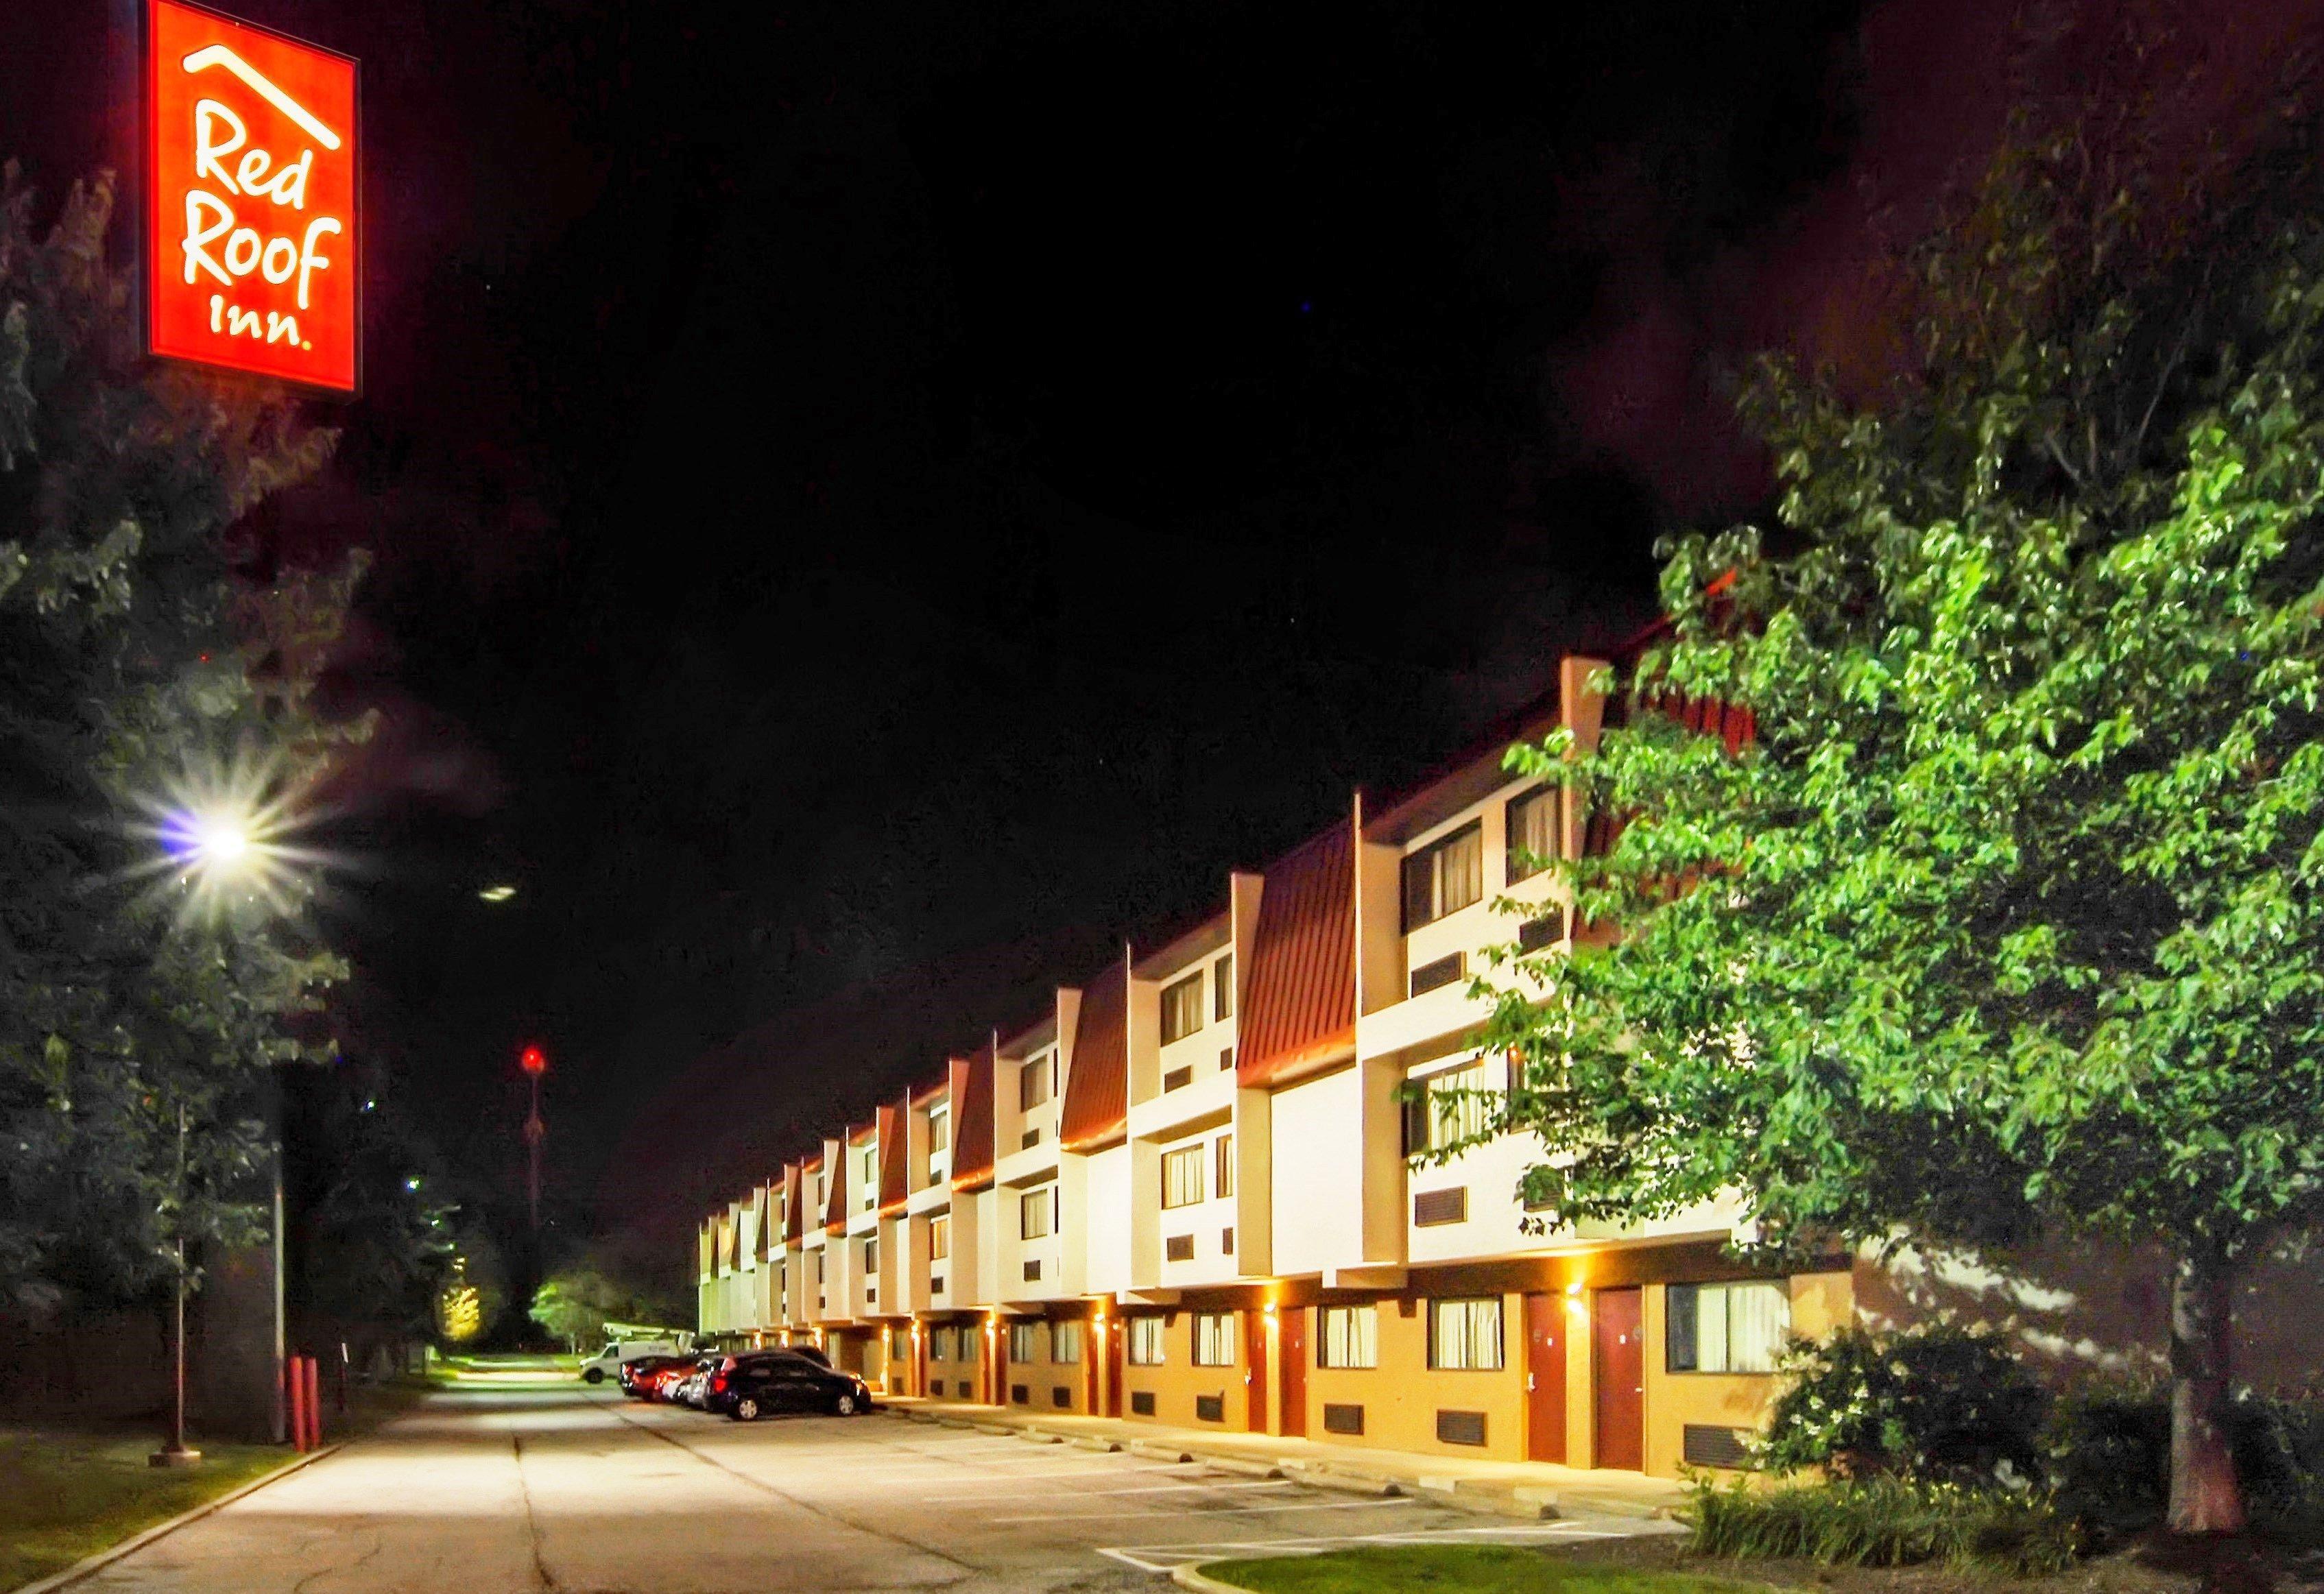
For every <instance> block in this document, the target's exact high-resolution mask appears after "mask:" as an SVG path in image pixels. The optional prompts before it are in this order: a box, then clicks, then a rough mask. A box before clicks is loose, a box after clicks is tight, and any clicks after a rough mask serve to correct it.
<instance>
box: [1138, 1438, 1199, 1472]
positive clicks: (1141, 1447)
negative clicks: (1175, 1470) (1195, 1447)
mask: <svg viewBox="0 0 2324 1594" xmlns="http://www.w3.org/2000/svg"><path fill="white" fill-rule="evenodd" d="M1130 1454H1131V1455H1133V1456H1144V1457H1145V1458H1146V1459H1147V1460H1149V1461H1167V1462H1169V1463H1170V1464H1171V1465H1172V1466H1178V1465H1181V1464H1183V1463H1185V1462H1187V1461H1191V1460H1194V1452H1193V1451H1188V1450H1185V1449H1182V1448H1180V1447H1179V1446H1177V1445H1175V1444H1166V1443H1165V1442H1162V1441H1161V1440H1158V1439H1133V1440H1131V1441H1130Z"/></svg>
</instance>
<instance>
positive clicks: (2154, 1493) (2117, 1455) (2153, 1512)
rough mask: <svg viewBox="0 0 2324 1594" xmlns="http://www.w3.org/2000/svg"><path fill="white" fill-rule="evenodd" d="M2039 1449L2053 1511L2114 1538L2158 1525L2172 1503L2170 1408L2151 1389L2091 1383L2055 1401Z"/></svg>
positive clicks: (2144, 1385) (2135, 1385) (2149, 1385)
mask: <svg viewBox="0 0 2324 1594" xmlns="http://www.w3.org/2000/svg"><path fill="white" fill-rule="evenodd" d="M2042 1448H2043V1452H2044V1460H2045V1461H2046V1463H2047V1471H2048V1477H2049V1480H2050V1485H2051V1488H2052V1490H2053V1491H2054V1492H2055V1493H2056V1496H2057V1499H2058V1507H2059V1509H2060V1510H2061V1511H2065V1512H2067V1513H2068V1514H2070V1516H2073V1517H2074V1519H2075V1520H2076V1521H2078V1522H2080V1523H2081V1524H2082V1525H2083V1526H2084V1527H2085V1528H2086V1529H2088V1530H2089V1531H2090V1532H2092V1533H2094V1534H2100V1535H2104V1536H2113V1535H2117V1534H2132V1533H2136V1532H2138V1531H2139V1530H2140V1529H2142V1528H2147V1527H2152V1526H2153V1525H2154V1524H2156V1523H2158V1522H2160V1521H2162V1520H2163V1510H2164V1508H2165V1507H2166V1506H2168V1505H2169V1503H2170V1498H2171V1405H2170V1402H2169V1401H2168V1400H2167V1399H2166V1398H2164V1397H2163V1396H2162V1395H2160V1394H2159V1393H2158V1392H2157V1390H2156V1389H2155V1387H2154V1386H2153V1384H2151V1383H2149V1384H2135V1383H2124V1384H2097V1383H2093V1384H2089V1385H2085V1386H2083V1387H2080V1388H2077V1389H2075V1390H2073V1391H2071V1392H2070V1393H2069V1394H2068V1395H2067V1396H2065V1397H2064V1398H2063V1399H2061V1400H2060V1401H2059V1402H2058V1404H2057V1406H2056V1407H2055V1409H2053V1410H2052V1413H2051V1415H2050V1423H2049V1425H2048V1427H2047V1428H2045V1429H2044V1430H2043V1436H2042Z"/></svg>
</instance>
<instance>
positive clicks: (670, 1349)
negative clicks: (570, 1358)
mask: <svg viewBox="0 0 2324 1594" xmlns="http://www.w3.org/2000/svg"><path fill="white" fill-rule="evenodd" d="M683 1350H685V1347H684V1346H682V1345H680V1344H679V1343H678V1341H676V1340H613V1341H609V1342H608V1343H607V1344H606V1346H605V1348H604V1350H600V1351H598V1352H597V1354H596V1355H595V1356H593V1357H591V1358H590V1359H588V1360H586V1361H585V1362H583V1363H582V1364H581V1381H582V1382H583V1383H585V1384H602V1383H604V1381H605V1380H606V1379H607V1378H610V1377H613V1375H614V1374H616V1373H618V1372H620V1371H621V1370H622V1363H623V1362H625V1361H635V1360H637V1359H639V1358H640V1357H643V1356H676V1355H678V1354H679V1353H680V1352H681V1351H683Z"/></svg>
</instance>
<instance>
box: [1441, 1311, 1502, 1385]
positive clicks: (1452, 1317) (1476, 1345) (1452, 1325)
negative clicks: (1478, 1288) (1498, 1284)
mask: <svg viewBox="0 0 2324 1594" xmlns="http://www.w3.org/2000/svg"><path fill="white" fill-rule="evenodd" d="M1428 1365H1429V1366H1430V1367H1433V1368H1443V1369H1444V1370H1446V1371H1452V1372H1485V1371H1490V1370H1492V1369H1493V1368H1498V1367H1499V1366H1500V1365H1501V1299H1500V1297H1499V1295H1488V1296H1485V1297H1483V1298H1482V1299H1473V1300H1460V1301H1431V1302H1430V1303H1429V1304H1428Z"/></svg>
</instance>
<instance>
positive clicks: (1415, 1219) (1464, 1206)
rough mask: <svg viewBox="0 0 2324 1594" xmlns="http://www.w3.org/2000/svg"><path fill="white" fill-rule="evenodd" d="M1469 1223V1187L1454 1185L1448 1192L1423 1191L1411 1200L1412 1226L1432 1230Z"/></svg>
mask: <svg viewBox="0 0 2324 1594" xmlns="http://www.w3.org/2000/svg"><path fill="white" fill-rule="evenodd" d="M1467 1221H1469V1187H1468V1186H1467V1185H1466V1184H1455V1185H1454V1186H1453V1187H1452V1189H1450V1190H1423V1191H1421V1192H1419V1193H1416V1195H1414V1196H1413V1198H1412V1226H1413V1227H1414V1228H1416V1229H1434V1228H1436V1227H1437V1226H1438V1225H1440V1224H1444V1223H1465V1222H1467Z"/></svg>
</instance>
